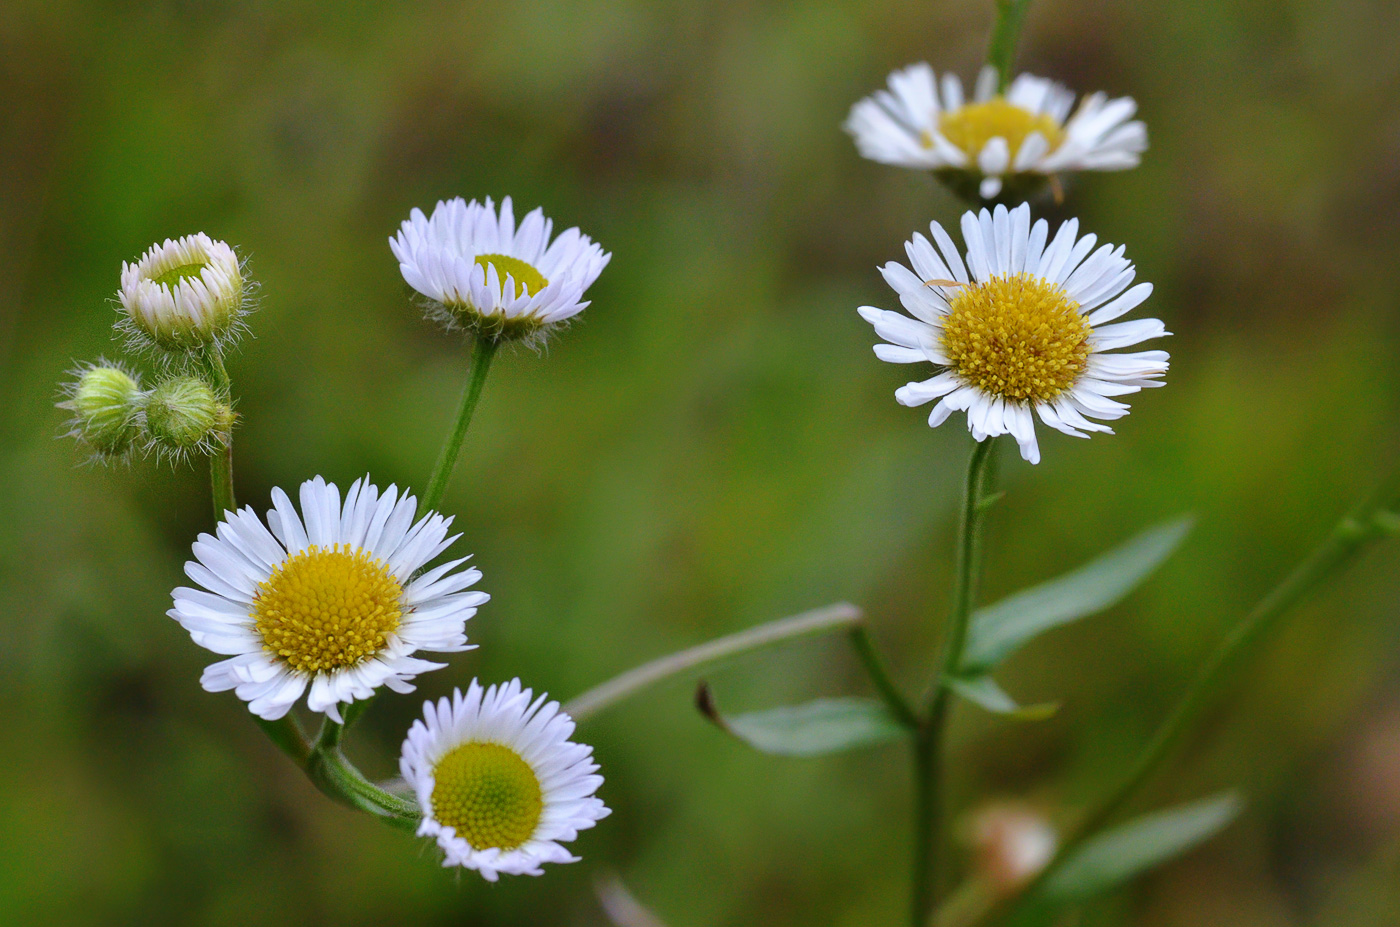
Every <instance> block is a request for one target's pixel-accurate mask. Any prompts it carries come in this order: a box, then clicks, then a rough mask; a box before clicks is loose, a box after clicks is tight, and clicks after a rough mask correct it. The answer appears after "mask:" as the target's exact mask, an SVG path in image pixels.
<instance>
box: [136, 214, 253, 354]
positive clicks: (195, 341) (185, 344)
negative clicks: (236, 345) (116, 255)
mask: <svg viewBox="0 0 1400 927" xmlns="http://www.w3.org/2000/svg"><path fill="white" fill-rule="evenodd" d="M248 291H249V286H248V285H247V283H246V282H245V280H244V279H243V268H242V265H241V264H240V263H239V260H238V255H236V254H234V251H233V249H232V248H230V247H229V246H228V245H227V244H225V243H224V242H222V241H215V240H213V239H212V238H210V237H209V236H208V235H205V234H204V233H203V232H200V233H199V234H197V235H186V236H185V237H184V238H181V239H179V240H177V241H171V240H170V239H166V240H165V243H164V244H160V245H152V246H151V247H150V249H149V250H148V251H147V252H146V253H145V254H143V255H142V256H141V258H140V259H139V260H137V261H136V262H135V263H134V264H126V263H123V264H122V288H121V292H119V293H118V294H117V302H118V304H119V305H120V308H121V313H122V319H121V321H120V322H119V323H118V325H119V328H120V329H122V330H123V331H124V332H125V333H126V335H127V338H128V341H129V342H130V343H131V345H132V346H133V347H138V348H139V347H148V346H151V345H155V346H156V347H159V348H162V349H164V350H166V351H171V352H180V351H192V350H198V349H200V348H202V347H204V346H206V345H222V344H224V343H226V342H228V341H231V340H232V339H233V338H234V337H235V336H236V335H237V334H238V329H239V324H240V320H241V319H242V317H243V315H244V314H245V313H246V312H247V311H248V308H249V306H248Z"/></svg>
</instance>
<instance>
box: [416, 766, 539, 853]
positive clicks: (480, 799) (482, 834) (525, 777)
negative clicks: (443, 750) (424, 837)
mask: <svg viewBox="0 0 1400 927" xmlns="http://www.w3.org/2000/svg"><path fill="white" fill-rule="evenodd" d="M432 805H433V817H434V818H435V819H437V821H438V823H439V824H442V825H444V826H446V827H451V828H453V829H454V830H456V832H457V836H459V837H461V838H462V839H464V840H466V841H467V843H469V844H471V847H472V849H474V850H489V849H493V848H494V849H499V850H513V849H515V848H516V847H518V846H520V845H521V844H522V843H524V842H525V841H527V840H529V839H530V836H531V835H532V834H534V832H535V827H536V826H537V825H538V824H539V822H540V814H541V813H542V812H543V810H544V794H543V792H541V790H540V780H539V779H538V778H537V777H536V776H535V771H534V770H533V769H531V768H530V764H529V763H527V762H525V760H524V759H523V758H521V756H520V754H518V753H516V752H515V751H514V750H512V749H510V748H509V747H505V746H502V745H501V744H486V743H467V744H462V745H461V746H460V747H457V748H456V749H455V750H453V751H452V752H451V753H449V754H447V755H446V756H444V757H443V758H442V759H441V760H439V761H438V764H437V767H436V768H435V769H434V770H433V797H432Z"/></svg>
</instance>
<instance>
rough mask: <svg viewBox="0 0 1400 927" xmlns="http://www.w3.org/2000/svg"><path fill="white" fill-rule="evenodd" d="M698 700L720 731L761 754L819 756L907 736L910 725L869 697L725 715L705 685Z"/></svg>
mask: <svg viewBox="0 0 1400 927" xmlns="http://www.w3.org/2000/svg"><path fill="white" fill-rule="evenodd" d="M695 704H696V707H698V708H699V709H700V711H701V713H702V714H704V715H705V717H707V718H709V719H710V720H711V721H713V722H714V723H715V724H716V725H717V726H718V727H719V728H720V729H722V730H724V731H727V732H728V733H729V734H731V735H733V736H734V737H736V738H738V739H739V740H742V741H743V742H744V743H746V744H748V745H749V746H750V747H753V748H754V749H755V750H758V751H760V752H763V753H771V754H774V755H776V756H821V755H823V754H827V753H840V752H841V751H843V750H854V749H856V748H857V747H868V746H872V745H874V744H882V743H888V742H889V741H892V740H899V739H901V738H904V737H908V736H909V733H910V728H909V727H907V726H906V725H905V724H903V723H902V722H901V721H900V720H899V719H898V718H897V717H895V715H894V714H893V713H892V712H891V711H890V710H889V709H888V708H886V707H885V705H884V704H883V703H881V702H877V701H875V700H874V699H866V698H825V699H817V700H816V701H814V702H807V703H806V704H803V705H790V706H786V707H783V708H770V709H768V710H767V711H755V712H752V713H750V714H743V715H722V714H720V712H719V709H718V708H717V707H716V706H715V702H714V697H713V696H712V695H711V694H710V689H709V687H708V686H706V685H705V684H704V683H701V684H700V687H699V689H698V690H697V691H696V693H695Z"/></svg>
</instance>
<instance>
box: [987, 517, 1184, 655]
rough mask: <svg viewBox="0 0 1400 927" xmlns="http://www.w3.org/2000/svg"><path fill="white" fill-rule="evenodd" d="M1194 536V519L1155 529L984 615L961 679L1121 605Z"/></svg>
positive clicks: (991, 606)
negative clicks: (1035, 640) (1190, 534)
mask: <svg viewBox="0 0 1400 927" xmlns="http://www.w3.org/2000/svg"><path fill="white" fill-rule="evenodd" d="M1190 530H1191V519H1190V518H1178V519H1177V520H1175V521H1171V522H1168V523H1166V524H1164V525H1159V526H1157V527H1155V528H1150V529H1148V530H1147V531H1144V532H1143V533H1142V534H1139V535H1138V536H1137V537H1134V538H1133V539H1132V540H1130V541H1128V542H1127V543H1126V544H1124V545H1123V546H1121V547H1118V548H1116V549H1115V550H1111V551H1109V552H1108V553H1106V554H1104V555H1103V556H1101V557H1099V558H1097V559H1095V560H1091V561H1090V562H1088V563H1086V564H1084V565H1083V566H1082V567H1080V568H1079V569H1077V570H1074V571H1072V572H1069V573H1066V574H1065V575H1063V576H1060V577H1058V578H1056V579H1052V580H1050V581H1049V582H1047V583H1042V584H1041V585H1039V586H1034V587H1032V588H1030V589H1026V590H1024V591H1022V592H1018V593H1015V594H1014V595H1011V596H1008V597H1007V598H1005V599H1002V600H1001V601H1000V602H997V603H996V604H994V605H989V606H987V607H986V608H980V609H978V610H977V612H976V613H975V614H974V615H973V616H972V623H971V626H970V627H969V628H968V633H967V643H966V645H965V646H964V648H963V656H962V660H961V662H960V665H959V671H960V675H965V676H975V675H979V674H981V673H985V672H987V671H988V670H991V669H992V668H993V667H995V666H996V665H997V664H998V663H1000V662H1001V661H1002V660H1005V659H1006V658H1007V657H1008V656H1010V655H1011V654H1012V653H1014V652H1015V651H1016V650H1018V649H1019V648H1020V647H1021V646H1022V645H1023V644H1025V643H1026V642H1027V641H1029V640H1030V639H1031V638H1033V637H1035V636H1036V635H1038V634H1041V633H1043V632H1045V631H1048V630H1050V629H1051V628H1057V627H1059V626H1060V625H1064V624H1068V623H1069V622H1071V621H1075V620H1078V619H1080V618H1085V617H1087V616H1089V615H1092V614H1094V613H1096V612H1101V611H1103V610H1104V609H1106V608H1108V607H1109V606H1111V605H1114V604H1116V603H1117V602H1118V601H1119V600H1121V599H1122V598H1123V597H1124V596H1126V595H1127V594H1128V593H1129V592H1131V591H1132V590H1133V589H1134V588H1135V587H1136V586H1137V585H1138V584H1139V583H1141V582H1142V581H1143V580H1145V579H1147V577H1148V576H1150V575H1152V572H1153V571H1154V570H1156V569H1157V567H1159V566H1161V565H1162V562H1163V561H1165V560H1166V559H1167V557H1168V556H1170V555H1171V552H1172V551H1174V550H1175V549H1176V548H1177V545H1179V544H1180V543H1181V542H1182V540H1183V539H1184V538H1185V537H1186V533H1187V532H1188V531H1190Z"/></svg>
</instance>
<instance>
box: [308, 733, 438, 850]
mask: <svg viewBox="0 0 1400 927" xmlns="http://www.w3.org/2000/svg"><path fill="white" fill-rule="evenodd" d="M343 731H344V726H343V725H341V724H338V723H337V722H335V721H333V720H331V719H330V718H327V719H326V720H325V722H324V724H322V726H321V734H320V736H319V737H317V738H316V745H315V747H314V748H313V749H312V751H311V758H310V761H309V762H308V763H307V766H306V772H307V775H309V776H310V777H311V781H312V782H314V783H316V785H317V787H318V788H320V789H321V791H322V792H324V793H325V794H326V795H328V796H330V797H331V798H334V799H335V800H336V801H339V802H342V803H343V804H346V805H349V806H350V807H352V808H356V809H358V810H360V811H366V812H368V813H370V814H373V815H375V816H376V817H381V818H383V819H384V820H385V823H388V824H391V825H393V826H394V827H398V828H400V829H402V830H408V831H413V830H416V829H417V827H418V822H419V821H420V820H421V819H422V814H421V813H420V811H419V809H418V806H417V805H416V804H415V803H413V802H411V801H408V800H407V799H404V798H399V797H398V796H397V795H391V794H390V793H388V792H386V791H384V790H383V789H381V788H380V787H379V786H377V785H375V784H374V783H373V782H370V781H369V780H368V779H366V778H365V776H364V774H363V773H361V772H360V771H359V770H358V769H356V768H355V766H354V764H352V763H351V762H350V761H349V760H348V759H346V758H345V754H344V753H342V752H341V749H340V737H341V734H342V733H343Z"/></svg>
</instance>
